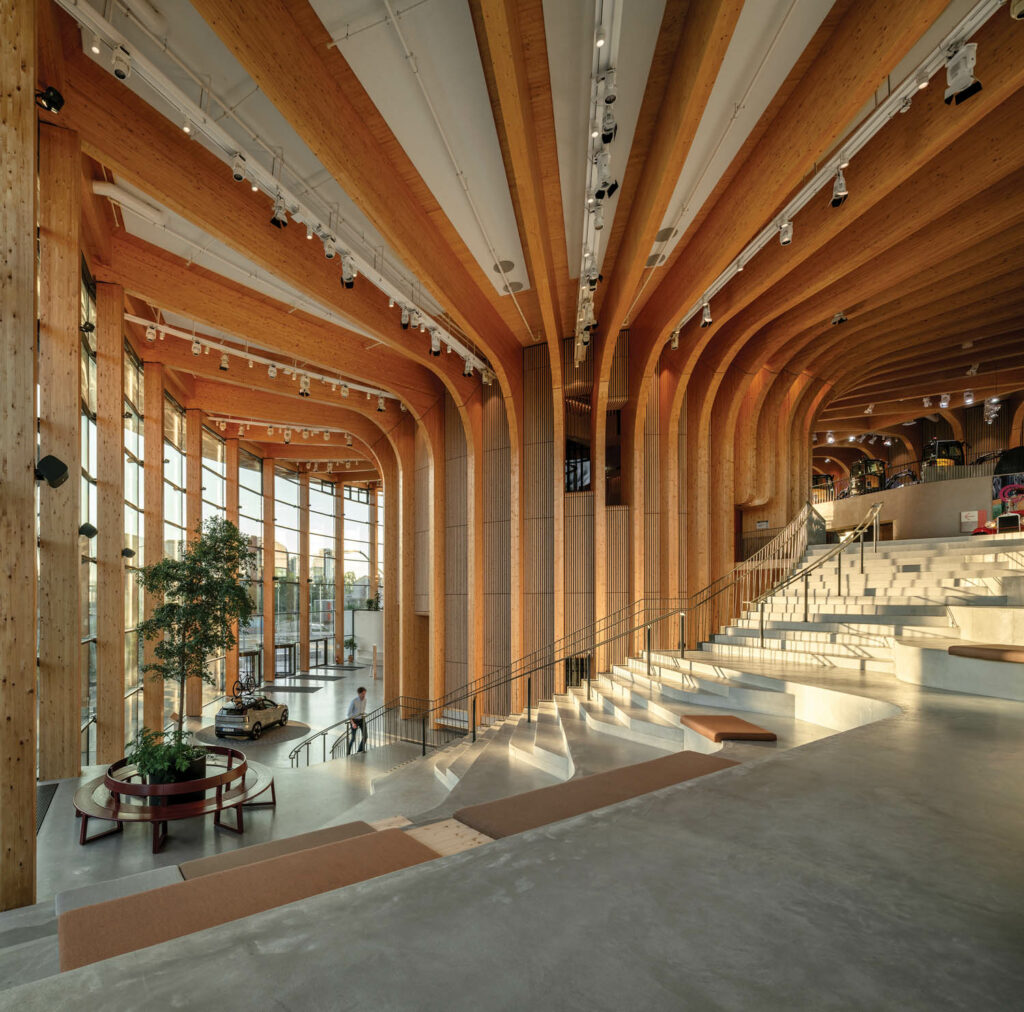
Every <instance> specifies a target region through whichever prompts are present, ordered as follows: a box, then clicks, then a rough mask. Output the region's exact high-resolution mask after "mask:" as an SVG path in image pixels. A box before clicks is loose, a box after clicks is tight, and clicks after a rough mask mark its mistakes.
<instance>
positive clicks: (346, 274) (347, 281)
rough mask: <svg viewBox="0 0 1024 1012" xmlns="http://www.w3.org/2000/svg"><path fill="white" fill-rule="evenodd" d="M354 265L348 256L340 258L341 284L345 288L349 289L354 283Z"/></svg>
mask: <svg viewBox="0 0 1024 1012" xmlns="http://www.w3.org/2000/svg"><path fill="white" fill-rule="evenodd" d="M356 273H357V272H356V265H355V261H353V259H352V258H351V257H350V256H347V255H346V256H343V257H342V258H341V283H342V284H343V285H344V286H345V287H346V288H351V287H352V286H353V285H354V284H355V281H356Z"/></svg>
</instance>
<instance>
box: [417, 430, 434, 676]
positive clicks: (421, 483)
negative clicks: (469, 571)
mask: <svg viewBox="0 0 1024 1012" xmlns="http://www.w3.org/2000/svg"><path fill="white" fill-rule="evenodd" d="M415 453H416V469H415V476H414V480H415V487H416V533H415V538H416V540H415V546H416V547H415V553H416V575H415V584H414V592H413V601H414V607H415V610H416V614H417V615H429V614H430V443H429V441H428V440H427V435H426V433H425V432H424V431H423V427H422V426H419V425H418V426H416V442H415ZM424 656H426V655H424Z"/></svg>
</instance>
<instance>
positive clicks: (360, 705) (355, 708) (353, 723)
mask: <svg viewBox="0 0 1024 1012" xmlns="http://www.w3.org/2000/svg"><path fill="white" fill-rule="evenodd" d="M348 723H349V730H348V751H347V752H346V753H345V754H346V755H351V754H352V746H353V745H354V744H355V742H356V731H362V732H363V740H362V741H361V742H360V743H359V748H358V749H357V751H359V752H365V751H366V689H365V688H364V687H363V686H362V685H360V686H359V688H358V689H357V690H356V697H355V699H353V700H352V702H351V703H349V706H348Z"/></svg>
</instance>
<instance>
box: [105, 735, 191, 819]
mask: <svg viewBox="0 0 1024 1012" xmlns="http://www.w3.org/2000/svg"><path fill="white" fill-rule="evenodd" d="M191 738H192V732H191V731H171V732H170V734H168V735H160V734H158V733H157V732H156V731H151V730H150V729H149V728H148V727H143V728H140V729H139V732H138V734H136V736H135V737H134V738H133V739H132V741H130V742H129V743H128V748H127V750H126V753H125V758H126V759H127V760H128V762H130V763H132V764H133V765H134V766H135V768H136V769H137V770H138V772H139V775H140V776H142V777H145V779H146V782H147V783H150V784H172V783H180V782H183V781H185V780H201V779H202V778H203V777H205V776H206V749H204V748H203V747H202V746H201V745H194V744H193V743H192V741H191ZM202 797H203V793H202V792H201V791H200V792H199V793H197V794H177V795H174V796H173V797H171V798H167V799H163V798H151V799H150V804H155V805H159V804H162V803H164V801H165V800H166V801H168V802H170V803H172V804H173V803H175V802H178V801H193V800H201V799H202Z"/></svg>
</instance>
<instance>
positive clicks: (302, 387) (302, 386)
mask: <svg viewBox="0 0 1024 1012" xmlns="http://www.w3.org/2000/svg"><path fill="white" fill-rule="evenodd" d="M299 396H300V397H308V396H309V377H308V376H300V377H299Z"/></svg>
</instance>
